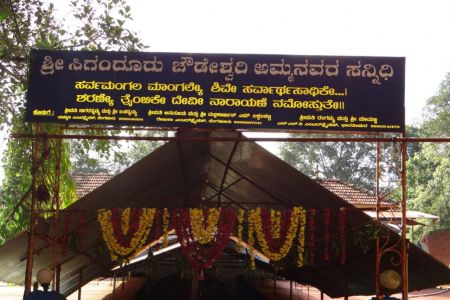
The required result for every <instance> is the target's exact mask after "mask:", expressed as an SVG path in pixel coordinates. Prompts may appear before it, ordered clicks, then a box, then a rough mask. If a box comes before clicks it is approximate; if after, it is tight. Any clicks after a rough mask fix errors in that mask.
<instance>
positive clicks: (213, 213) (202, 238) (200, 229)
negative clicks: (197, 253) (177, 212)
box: [189, 208, 221, 245]
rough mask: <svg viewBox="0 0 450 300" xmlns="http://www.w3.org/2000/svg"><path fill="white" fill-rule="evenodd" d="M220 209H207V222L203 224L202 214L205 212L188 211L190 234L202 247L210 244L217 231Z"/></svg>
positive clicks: (196, 209) (195, 209) (192, 209)
mask: <svg viewBox="0 0 450 300" xmlns="http://www.w3.org/2000/svg"><path fill="white" fill-rule="evenodd" d="M220 210H221V209H220V208H209V209H208V211H207V215H208V216H207V222H206V226H204V225H205V224H204V223H205V218H204V214H205V213H206V210H203V209H198V208H191V209H189V215H190V221H191V228H192V233H193V234H194V237H195V239H196V240H197V241H198V242H199V243H200V244H202V245H204V244H207V243H210V242H211V240H212V239H213V237H214V233H215V231H216V230H217V223H218V222H219V216H220Z"/></svg>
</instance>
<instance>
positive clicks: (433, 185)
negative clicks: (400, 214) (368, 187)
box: [408, 73, 450, 241]
mask: <svg viewBox="0 0 450 300" xmlns="http://www.w3.org/2000/svg"><path fill="white" fill-rule="evenodd" d="M423 119H424V120H425V121H423V123H422V124H421V125H420V126H419V128H418V131H419V132H420V135H421V136H425V137H449V133H450V73H448V74H447V76H446V78H445V79H444V80H443V82H442V83H441V85H440V89H439V91H438V93H437V95H435V96H433V97H431V98H430V99H428V101H427V103H426V107H425V110H424V118H423ZM408 205H409V209H413V210H419V211H422V212H426V213H430V214H433V215H437V216H439V218H440V220H439V222H428V223H429V224H427V226H419V227H417V229H415V237H414V240H415V241H418V240H419V239H420V238H421V237H423V236H424V235H425V234H427V233H428V232H431V231H434V230H439V229H445V228H450V145H449V144H448V143H424V144H421V145H420V147H419V150H418V151H416V152H415V154H414V155H413V156H412V157H411V158H410V159H409V161H408ZM422 222H426V221H422Z"/></svg>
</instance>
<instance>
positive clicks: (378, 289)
mask: <svg viewBox="0 0 450 300" xmlns="http://www.w3.org/2000/svg"><path fill="white" fill-rule="evenodd" d="M376 150H377V151H376V169H375V177H376V191H375V197H376V200H377V204H376V213H377V214H376V216H377V217H376V222H377V225H379V224H380V175H381V168H380V156H381V155H380V152H381V151H380V150H381V146H380V142H377V147H376ZM380 264H381V255H380V237H379V236H377V240H376V253H375V295H376V296H377V298H379V297H382V295H381V287H380V280H379V278H380Z"/></svg>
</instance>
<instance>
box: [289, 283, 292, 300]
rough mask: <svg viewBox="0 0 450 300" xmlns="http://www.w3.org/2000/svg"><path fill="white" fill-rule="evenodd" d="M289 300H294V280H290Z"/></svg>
mask: <svg viewBox="0 0 450 300" xmlns="http://www.w3.org/2000/svg"><path fill="white" fill-rule="evenodd" d="M289 300H292V280H289Z"/></svg>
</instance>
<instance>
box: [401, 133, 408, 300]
mask: <svg viewBox="0 0 450 300" xmlns="http://www.w3.org/2000/svg"><path fill="white" fill-rule="evenodd" d="M404 136H405V134H402V137H404ZM406 146H407V143H406V142H402V143H401V154H402V164H401V165H402V172H401V177H402V178H401V182H402V202H401V208H402V232H401V239H402V240H401V241H402V249H401V253H402V299H403V300H408V249H407V248H408V242H407V240H406V197H407V191H406Z"/></svg>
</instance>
